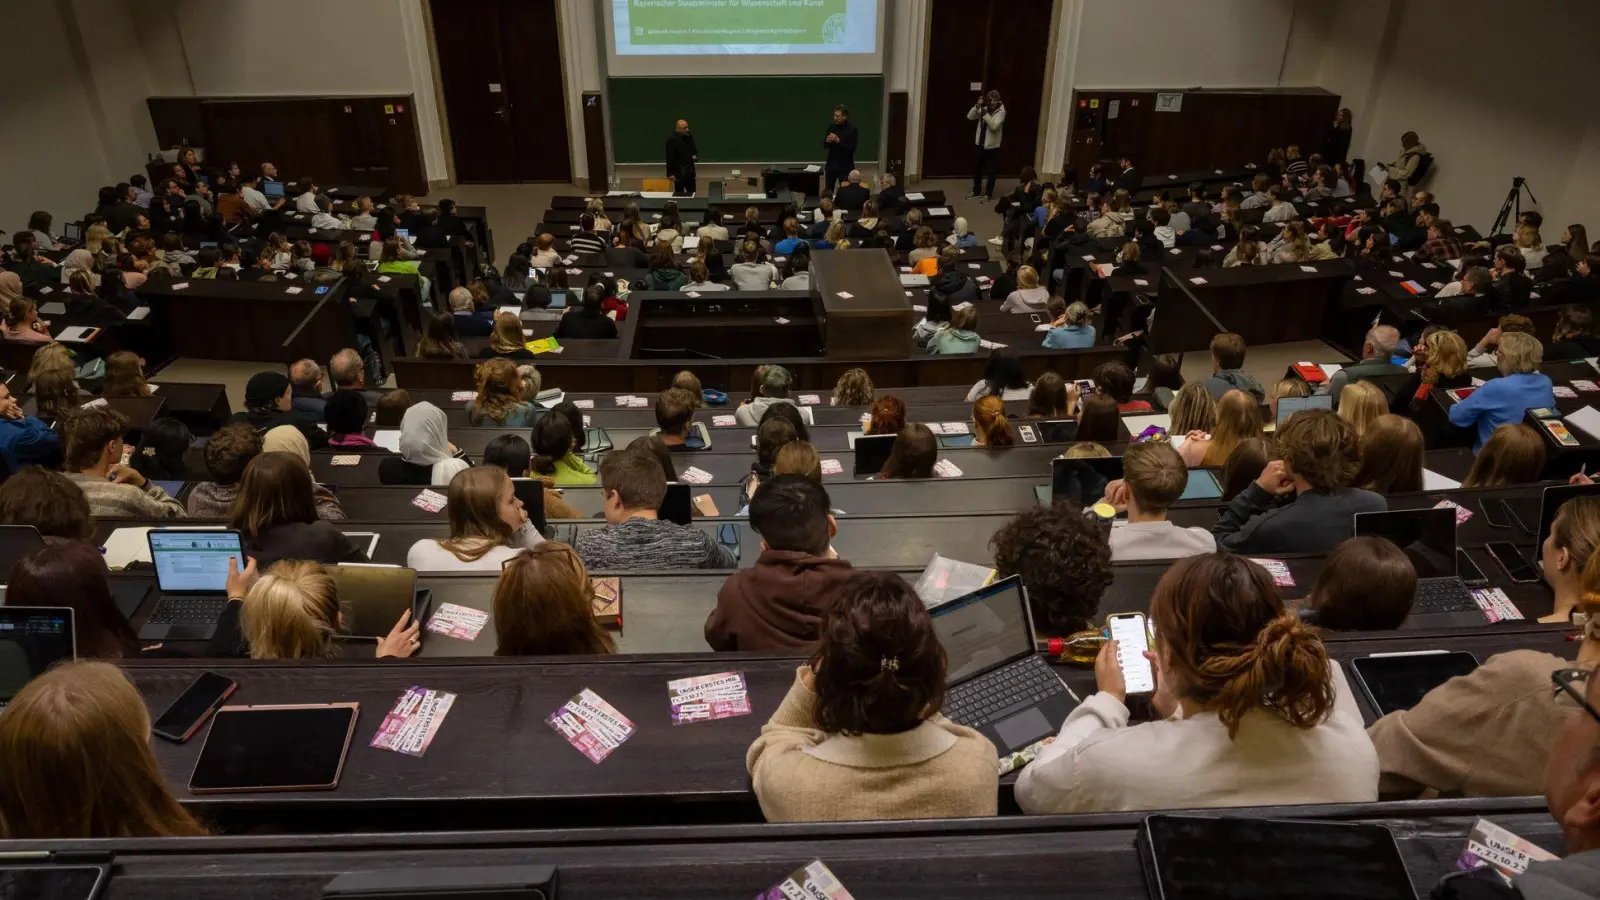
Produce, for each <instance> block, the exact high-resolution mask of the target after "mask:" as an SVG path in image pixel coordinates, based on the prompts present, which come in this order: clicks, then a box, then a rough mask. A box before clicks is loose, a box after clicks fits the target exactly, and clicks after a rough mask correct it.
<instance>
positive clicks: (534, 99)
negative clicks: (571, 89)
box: [498, 0, 670, 184]
mask: <svg viewBox="0 0 1600 900" xmlns="http://www.w3.org/2000/svg"><path fill="white" fill-rule="evenodd" d="M585 5H586V4H585ZM499 17H500V29H499V35H498V37H499V40H500V44H501V47H500V58H501V60H502V63H501V65H502V72H501V74H502V75H503V76H504V77H505V84H506V92H507V94H508V95H509V97H510V102H511V129H512V134H513V136H514V139H515V140H516V157H515V163H516V166H515V172H516V180H517V181H555V182H560V183H563V184H564V183H567V182H570V181H571V180H572V149H571V142H570V140H569V139H568V132H567V104H566V100H565V97H566V94H565V92H564V91H563V90H562V83H563V77H562V71H561V37H560V35H561V28H560V25H559V24H558V22H557V20H556V3H555V0H499ZM668 127H669V128H670V126H668Z"/></svg>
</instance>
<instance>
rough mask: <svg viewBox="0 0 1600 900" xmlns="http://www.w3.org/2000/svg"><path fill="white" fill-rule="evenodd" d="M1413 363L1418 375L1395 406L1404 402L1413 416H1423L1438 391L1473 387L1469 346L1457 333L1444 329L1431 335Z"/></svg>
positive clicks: (1400, 393)
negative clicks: (1469, 368)
mask: <svg viewBox="0 0 1600 900" xmlns="http://www.w3.org/2000/svg"><path fill="white" fill-rule="evenodd" d="M1412 360H1413V365H1414V367H1415V374H1414V375H1413V376H1412V377H1411V378H1409V379H1407V380H1406V382H1405V383H1404V384H1402V385H1401V386H1400V387H1399V389H1398V390H1396V391H1395V404H1394V405H1395V406H1399V405H1400V403H1401V401H1402V400H1403V401H1404V402H1405V405H1406V407H1407V408H1409V409H1410V410H1411V412H1413V413H1416V412H1420V411H1421V410H1422V407H1423V404H1425V403H1427V401H1428V397H1429V395H1431V394H1432V393H1433V392H1434V391H1435V390H1449V389H1451V388H1462V387H1467V386H1468V385H1470V384H1472V376H1471V375H1468V374H1467V342H1466V341H1464V340H1462V339H1461V335H1459V334H1457V333H1455V332H1454V331H1450V330H1448V329H1444V328H1440V329H1435V330H1434V331H1431V332H1429V333H1428V335H1427V336H1426V337H1424V338H1423V339H1422V343H1421V344H1420V345H1419V346H1418V347H1417V350H1416V353H1415V355H1414V356H1412ZM1395 411H1396V412H1401V411H1403V410H1400V409H1396V410H1395Z"/></svg>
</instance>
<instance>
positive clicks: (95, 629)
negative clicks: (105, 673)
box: [4, 541, 140, 659]
mask: <svg viewBox="0 0 1600 900" xmlns="http://www.w3.org/2000/svg"><path fill="white" fill-rule="evenodd" d="M4 605H6V606H66V607H70V608H71V609H72V627H73V636H74V643H75V645H76V649H77V656H78V658H79V659H137V658H138V657H139V652H140V651H139V636H138V634H137V633H136V632H135V631H134V630H133V627H132V626H131V625H129V624H128V620H127V619H126V618H124V617H123V615H122V612H121V611H120V610H118V609H117V604H116V601H115V600H113V599H112V597H111V583H110V582H109V581H108V580H107V578H106V566H105V557H104V556H103V555H102V554H101V553H100V552H99V551H97V550H96V549H95V548H94V547H93V546H90V545H89V544H86V543H83V542H80V541H65V542H54V543H47V544H46V545H45V547H44V548H43V549H40V550H35V551H34V552H32V553H30V554H28V555H27V556H25V557H23V558H22V559H20V560H17V562H16V565H15V567H14V568H13V569H12V570H11V573H10V581H9V583H8V584H7V585H6V593H5V599H4Z"/></svg>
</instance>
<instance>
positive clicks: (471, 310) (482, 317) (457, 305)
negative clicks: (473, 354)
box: [450, 287, 494, 337]
mask: <svg viewBox="0 0 1600 900" xmlns="http://www.w3.org/2000/svg"><path fill="white" fill-rule="evenodd" d="M450 313H451V318H452V319H453V320H454V321H455V326H456V332H457V333H458V334H460V335H461V336H462V337H488V336H489V335H490V334H491V333H492V332H493V331H494V310H491V309H479V308H478V306H477V304H476V303H474V302H473V299H472V291H470V290H468V289H466V288H464V287H458V288H456V289H455V290H453V291H451V292H450Z"/></svg>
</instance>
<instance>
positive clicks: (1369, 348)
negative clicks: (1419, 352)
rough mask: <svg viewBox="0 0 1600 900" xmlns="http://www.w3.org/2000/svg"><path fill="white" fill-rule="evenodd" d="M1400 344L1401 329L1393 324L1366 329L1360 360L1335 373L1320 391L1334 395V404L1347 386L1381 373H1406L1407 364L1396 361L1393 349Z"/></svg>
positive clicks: (1336, 403) (1337, 403) (1336, 404)
mask: <svg viewBox="0 0 1600 900" xmlns="http://www.w3.org/2000/svg"><path fill="white" fill-rule="evenodd" d="M1399 344H1400V332H1399V331H1398V330H1397V329H1395V328H1394V326H1392V325H1379V326H1377V327H1376V328H1373V329H1372V330H1371V331H1369V332H1367V339H1366V341H1365V342H1364V343H1363V344H1362V345H1361V360H1360V361H1359V362H1354V363H1351V364H1350V365H1348V366H1345V367H1344V368H1342V369H1340V370H1339V371H1337V372H1335V373H1333V377H1332V378H1329V379H1328V383H1327V384H1326V385H1324V386H1323V388H1322V390H1321V391H1320V392H1319V393H1324V394H1332V395H1333V405H1334V406H1335V407H1337V406H1338V405H1339V395H1340V394H1341V393H1343V392H1344V386H1345V385H1347V384H1350V383H1352V382H1356V381H1362V380H1364V379H1367V378H1375V377H1377V376H1379V375H1404V374H1406V367H1405V366H1401V365H1396V364H1395V363H1394V348H1395V347H1397V346H1399Z"/></svg>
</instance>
